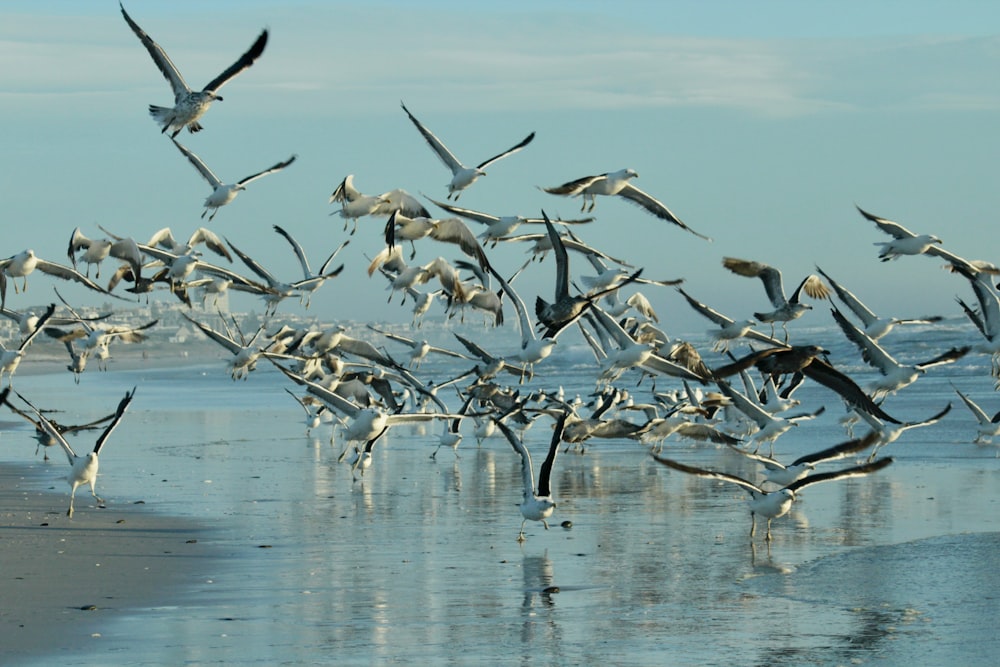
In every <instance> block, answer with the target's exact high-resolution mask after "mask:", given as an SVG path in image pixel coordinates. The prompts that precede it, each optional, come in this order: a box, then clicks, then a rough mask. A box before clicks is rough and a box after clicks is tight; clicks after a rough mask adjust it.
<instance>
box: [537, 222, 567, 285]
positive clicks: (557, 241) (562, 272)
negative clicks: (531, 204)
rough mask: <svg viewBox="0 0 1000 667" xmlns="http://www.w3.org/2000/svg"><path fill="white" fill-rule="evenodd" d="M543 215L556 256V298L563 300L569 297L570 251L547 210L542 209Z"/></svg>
mask: <svg viewBox="0 0 1000 667" xmlns="http://www.w3.org/2000/svg"><path fill="white" fill-rule="evenodd" d="M542 217H543V218H545V231H546V232H547V233H548V235H549V242H550V243H552V253H553V254H554V255H555V257H556V291H555V300H556V302H558V301H563V300H566V299H569V253H567V252H566V246H565V245H563V241H562V237H561V236H559V234H558V233H557V232H556V228H555V227H553V226H552V222H551V221H550V220H549V216H547V215H545V211H542Z"/></svg>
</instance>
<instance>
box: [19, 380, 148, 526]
mask: <svg viewBox="0 0 1000 667" xmlns="http://www.w3.org/2000/svg"><path fill="white" fill-rule="evenodd" d="M134 395H135V387H133V388H132V391H130V392H126V394H125V398H123V399H122V400H121V401H120V402H119V403H118V409H117V410H116V411H115V416H114V419H112V420H111V423H110V424H108V427H107V428H105V429H104V432H103V433H101V435H100V437H98V438H97V443H96V444H95V445H94V449H93V450H92V451H91V452H90V453H88V454H87V455H86V456H77V454H76V452H74V451H73V448H72V447H70V446H69V443H68V442H66V438H65V437H63V434H62V433H61V432H60V431H59V429H58V428H56V426H55V425H54V424H52V423H51V422H50V421H49V420H48V419H46V418H45V416H44V415H43V414H42V413H41V412H40V411H39V410H38V409H37V408H35V406H33V405H31V403H28V401H27V400H26V399H25V398H24V397H23V396H21V395H20V394H18V396H19V397H20V398H21V400H22V401H24V402H25V403H28V406H29V407H31V409H32V410H33V411H34V413H35V417H37V419H38V423H39V424H40V425H41V427H42V430H44V431H45V433H46V434H48V436H49V437H50V438H52V439H54V440H55V441H56V442H58V443H59V445H60V446H61V447H62V448H63V451H65V452H66V458H67V459H68V460H69V464H70V466H72V470H70V473H69V475H68V476H67V477H66V481H67V482H69V485H70V488H71V490H70V494H69V509H68V510H66V516H70V517H71V516H73V500H74V499H75V498H76V489H77V487H80V486H83V485H84V484H88V485H90V493H91V495H93V496H94V498H96V499H97V502H98V503H100V504H103V503H104V500H103V499H102V498H101V497H100V496H98V495H97V491H96V490H95V489H94V484H95V483H96V482H97V470H98V466H99V461H98V458H97V455H98V454H99V453H100V451H101V447H103V446H104V443H105V442H106V441H107V439H108V436H109V435H111V432H112V431H114V430H115V427H116V426H118V422H120V421H121V419H122V416H124V415H125V410H126V409H128V406H129V403H131V402H132V397H133V396H134Z"/></svg>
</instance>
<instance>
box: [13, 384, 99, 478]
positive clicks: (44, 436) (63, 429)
mask: <svg viewBox="0 0 1000 667" xmlns="http://www.w3.org/2000/svg"><path fill="white" fill-rule="evenodd" d="M10 391H11V389H10V387H5V388H4V389H3V391H2V392H0V403H4V402H6V403H7V407H8V408H10V409H11V410H13V411H14V412H15V413H16V414H18V415H20V416H21V417H23V418H24V419H25V420H26V421H28V422H29V423H31V425H32V426H34V428H35V432H34V434H33V435H34V437H35V441H36V443H37V444H36V445H35V455H36V456H37V455H38V450H39V449H42V458H43V459H44V460H45V461H48V460H49V453H48V448H49V447H55V446H56V445H58V444H59V442H58V441H57V440H56V439H55V438H53V437H52V436H50V435H49V434H48V433H47V432H46V431H45V429H44V428H43V427H42V423H41V422H40V421H38V420H37V419H35V418H34V417H32V416H31V415H29V414H28V413H27V412H25V411H24V410H22V409H20V408H19V407H17V406H16V405H14V404H13V403H11V402H10V400H6V401H5V400H4V399H5V397H6V396H7V395H8V394H9V393H10ZM29 406H30V409H32V410H34V409H35V407H34V406H31V405H30V404H29ZM39 412H41V411H40V410H39ZM114 417H115V415H114V413H112V414H110V415H108V416H106V417H101V418H100V419H95V420H94V421H92V422H87V423H86V424H74V425H64V424H60V423H58V422H56V421H55V420H53V419H49V423H50V424H51V425H52V426H53V427H55V429H56V430H57V431H59V432H60V433H62V434H63V435H66V434H67V433H73V434H75V433H77V432H79V431H89V430H93V429H96V428H98V427H100V426H102V425H104V424H105V423H107V422H109V421H111V420H112V419H114Z"/></svg>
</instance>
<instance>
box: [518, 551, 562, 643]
mask: <svg viewBox="0 0 1000 667" xmlns="http://www.w3.org/2000/svg"><path fill="white" fill-rule="evenodd" d="M521 572H522V575H523V576H524V601H523V602H522V603H521V612H522V614H521V615H522V623H521V642H522V643H524V644H526V645H530V646H534V645H535V643H536V642H537V641H542V642H545V643H546V644H547V645H548V646H550V647H551V646H552V644H551V642H552V641H553V640H558V639H560V638H561V636H562V630H561V627H560V626H559V624H558V623H557V622H556V620H555V617H554V616H552V615H551V612H552V611H553V610H554V608H555V599H554V596H555V594H556V593H558V592H559V587H558V586H555V585H554V584H553V583H552V581H553V578H554V568H553V565H552V560H551V559H550V558H549V552H548V551H547V550H546V551H543V552H542V554H541V555H536V556H528V555H525V556H524V560H523V561H522V564H521Z"/></svg>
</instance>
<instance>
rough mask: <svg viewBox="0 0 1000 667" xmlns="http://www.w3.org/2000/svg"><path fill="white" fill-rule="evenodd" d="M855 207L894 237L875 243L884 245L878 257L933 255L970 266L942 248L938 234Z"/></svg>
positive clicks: (887, 259)
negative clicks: (905, 225) (909, 227)
mask: <svg viewBox="0 0 1000 667" xmlns="http://www.w3.org/2000/svg"><path fill="white" fill-rule="evenodd" d="M855 208H857V209H858V212H859V213H860V214H861V215H863V216H864V217H865V218H867V219H868V220H871V221H872V222H874V223H875V225H876V226H877V227H878V228H879V229H881V230H882V231H883V232H885V233H886V234H888V235H889V236H891V237H892V240H891V241H876V242H875V245H877V246H882V250H881V251H880V252H879V255H878V258H879V259H880V260H882V261H883V262H888V261H890V260H893V259H897V258H898V257H900V256H901V255H932V256H934V257H940V258H942V259H944V260H946V261H948V262H950V263H951V264H952V265H953V266H955V265H959V264H961V265H964V266H967V267H968V266H970V265H969V262H968V261H966V260H964V259H962V258H961V257H959V256H958V255H955V254H953V253H950V252H948V251H947V250H945V249H944V248H942V247H941V243H942V241H941V239H939V238H938V237H937V236H934V235H933V234H914V233H913V232H911V231H910V230H909V229H907V228H906V227H904V226H903V225H901V224H899V223H898V222H893V221H892V220H886V219H885V218H880V217H878V216H877V215H872V214H871V213H869V212H868V211H865V210H864V209H862V208H861V207H860V206H857V205H855Z"/></svg>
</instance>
